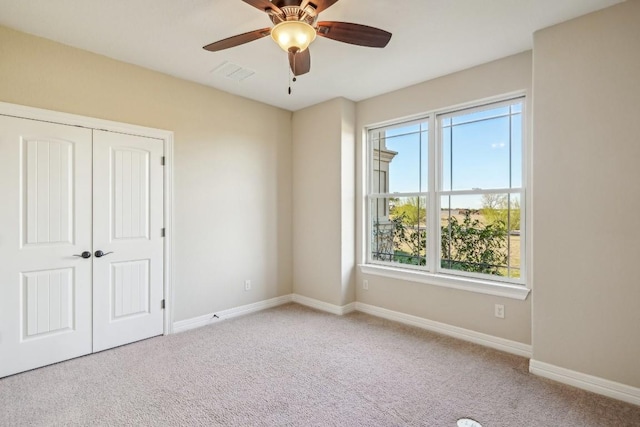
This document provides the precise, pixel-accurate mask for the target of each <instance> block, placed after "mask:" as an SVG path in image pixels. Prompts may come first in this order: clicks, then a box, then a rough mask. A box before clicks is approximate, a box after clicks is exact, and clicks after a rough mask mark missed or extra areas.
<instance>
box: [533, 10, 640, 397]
mask: <svg viewBox="0 0 640 427" xmlns="http://www.w3.org/2000/svg"><path fill="white" fill-rule="evenodd" d="M533 74H534V90H535V93H534V94H535V98H534V109H535V111H534V114H535V121H534V135H535V144H534V162H535V163H534V172H533V173H534V182H535V186H536V187H535V193H534V241H535V253H534V256H535V264H534V277H535V286H534V295H533V345H534V347H533V358H534V359H535V360H538V361H541V362H546V363H550V364H553V365H557V366H560V367H563V368H568V369H572V370H575V371H578V372H582V373H586V374H591V375H595V376H598V377H602V378H605V379H609V380H613V381H618V382H621V383H624V384H628V385H631V386H635V387H640V333H639V332H638V327H639V326H640V308H639V305H640V280H639V279H638V271H637V269H636V267H637V266H638V260H640V244H639V242H640V228H639V227H638V214H639V213H640V185H639V184H640V120H639V119H638V118H639V117H640V2H638V1H628V2H626V3H622V4H620V5H617V6H614V7H611V8H609V9H605V10H603V11H600V12H596V13H593V14H590V15H586V16H584V17H581V18H577V19H575V20H572V21H569V22H566V23H564V24H560V25H557V26H555V27H551V28H548V29H545V30H542V31H539V32H537V33H536V34H535V37H534V73H533Z"/></svg>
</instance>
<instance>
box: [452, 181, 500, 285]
mask: <svg viewBox="0 0 640 427" xmlns="http://www.w3.org/2000/svg"><path fill="white" fill-rule="evenodd" d="M508 203H509V200H508V195H506V194H499V195H490V194H484V195H473V196H442V198H441V208H442V209H441V212H440V225H441V241H440V243H441V245H440V266H441V267H442V268H446V269H450V270H458V271H465V272H472V273H482V274H489V275H494V276H508V274H509V272H508V252H509V243H508V238H507V236H508V229H507V217H508V208H507V207H508Z"/></svg>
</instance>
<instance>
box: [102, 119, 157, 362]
mask: <svg viewBox="0 0 640 427" xmlns="http://www.w3.org/2000/svg"><path fill="white" fill-rule="evenodd" d="M93 143H94V145H93V149H94V157H93V168H94V170H93V190H94V201H93V236H94V241H93V243H94V244H93V248H94V258H93V314H94V320H93V333H94V334H93V351H100V350H104V349H107V348H111V347H115V346H118V345H122V344H127V343H130V342H133V341H137V340H141V339H144V338H149V337H152V336H156V335H160V334H162V333H163V311H162V307H161V302H162V299H163V289H164V286H163V238H162V228H163V227H164V225H163V222H164V221H163V217H164V215H163V171H162V164H161V159H162V155H163V141H161V140H158V139H153V138H145V137H139V136H131V135H125V134H118V133H113V132H104V131H94V139H93ZM98 251H102V252H103V253H105V255H104V256H99V255H100V253H99V252H98Z"/></svg>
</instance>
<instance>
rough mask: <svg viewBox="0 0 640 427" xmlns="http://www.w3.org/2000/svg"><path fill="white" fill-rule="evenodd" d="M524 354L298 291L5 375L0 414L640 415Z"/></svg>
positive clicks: (323, 419) (635, 421)
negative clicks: (228, 315)
mask: <svg viewBox="0 0 640 427" xmlns="http://www.w3.org/2000/svg"><path fill="white" fill-rule="evenodd" d="M527 365H528V361H527V360H526V359H524V358H521V357H517V356H512V355H509V354H505V353H501V352H498V351H495V350H491V349H488V348H484V347H481V346H478V345H474V344H469V343H465V342H463V341H458V340H455V339H453V338H448V337H444V336H440V335H436V334H433V333H430V332H426V331H423V330H421V329H417V328H413V327H408V326H404V325H400V324H397V323H394V322H389V321H386V320H382V319H378V318H375V317H372V316H369V315H366V314H362V313H352V314H349V315H346V316H342V317H339V316H334V315H330V314H325V313H321V312H317V311H314V310H311V309H308V308H305V307H302V306H299V305H295V304H289V305H285V306H282V307H278V308H275V309H271V310H266V311H263V312H259V313H255V314H251V315H248V316H244V317H240V318H236V319H231V320H228V321H224V322H220V323H219V324H216V325H212V326H208V327H205V328H200V329H197V330H193V331H189V332H185V333H182V334H176V335H171V336H168V337H158V338H153V339H149V340H146V341H142V342H139V343H135V344H131V345H127V346H124V347H120V348H116V349H113V350H108V351H104V352H102V353H99V354H95V355H91V356H87V357H82V358H78V359H75V360H71V361H68V362H64V363H60V364H57V365H53V366H50V367H46V368H42V369H37V370H34V371H31V372H27V373H23V374H19V375H15V376H12V377H9V378H5V379H2V380H0V425H2V426H50V425H64V426H67V425H78V426H86V425H110V426H120V425H130V426H138V425H142V426H165V425H167V426H173V425H176V426H177V425H184V426H187V425H193V426H376V427H381V426H437V427H439V426H443V427H444V426H455V425H456V420H457V419H458V418H460V417H465V416H466V417H471V418H473V419H476V420H477V421H479V422H480V423H482V425H483V426H484V427H492V426H513V427H520V426H527V427H529V426H563V427H564V426H598V427H602V426H616V427H619V426H640V407H638V406H634V405H629V404H625V403H622V402H618V401H615V400H612V399H608V398H605V397H602V396H598V395H595V394H592V393H588V392H585V391H581V390H578V389H574V388H571V387H568V386H564V385H561V384H557V383H554V382H551V381H548V380H545V379H541V378H538V377H534V376H532V375H530V374H529V373H528V371H527Z"/></svg>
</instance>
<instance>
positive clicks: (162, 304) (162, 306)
mask: <svg viewBox="0 0 640 427" xmlns="http://www.w3.org/2000/svg"><path fill="white" fill-rule="evenodd" d="M160 306H161V308H162V309H163V310H164V300H162V302H161V303H160Z"/></svg>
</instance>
